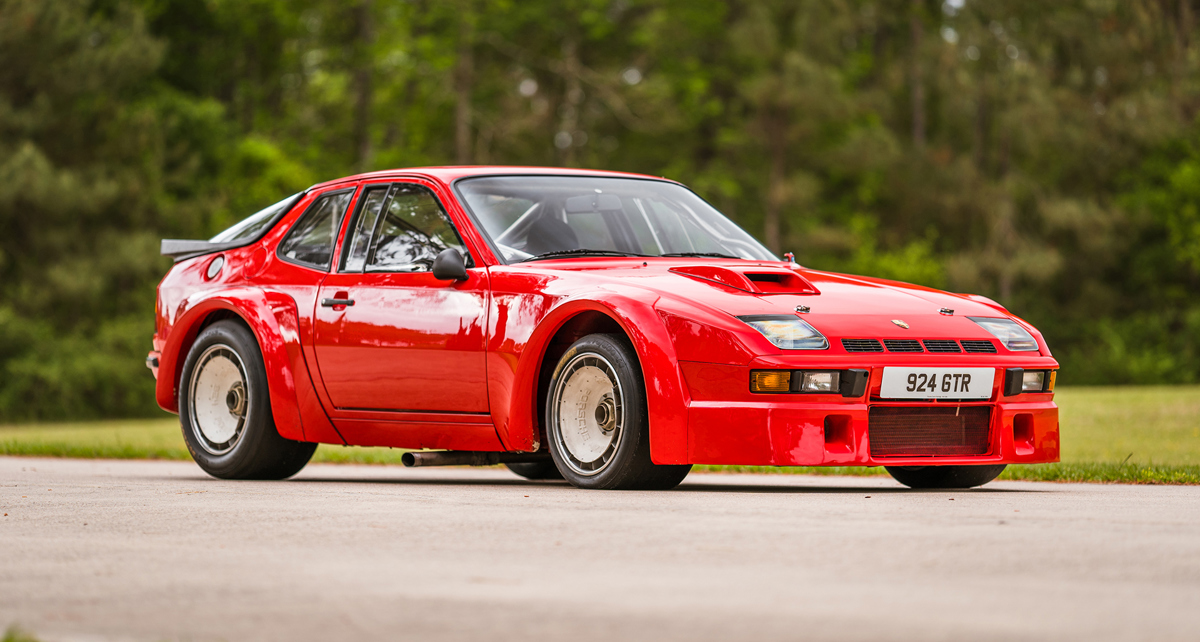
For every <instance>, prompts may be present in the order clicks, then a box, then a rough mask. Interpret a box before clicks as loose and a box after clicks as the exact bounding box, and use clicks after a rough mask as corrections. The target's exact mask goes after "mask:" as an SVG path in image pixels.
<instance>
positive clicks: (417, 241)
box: [314, 182, 488, 413]
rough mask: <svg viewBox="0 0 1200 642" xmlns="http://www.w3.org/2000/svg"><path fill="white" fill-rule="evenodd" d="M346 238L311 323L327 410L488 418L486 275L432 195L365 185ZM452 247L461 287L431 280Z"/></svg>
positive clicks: (416, 188)
mask: <svg viewBox="0 0 1200 642" xmlns="http://www.w3.org/2000/svg"><path fill="white" fill-rule="evenodd" d="M345 235H346V236H345V241H344V242H343V244H342V245H343V252H342V257H341V261H340V265H339V269H338V270H337V271H336V272H334V273H333V274H330V275H329V276H328V277H326V279H325V281H324V283H323V284H322V286H321V291H320V293H319V296H318V305H317V310H316V313H315V315H314V318H315V322H314V351H315V353H316V358H317V363H318V367H319V369H320V372H321V378H322V380H323V382H324V385H325V390H326V392H327V394H328V397H329V400H330V401H331V403H332V405H333V406H334V407H335V408H336V409H338V410H345V411H353V410H371V411H411V412H423V413H431V412H435V413H486V412H487V411H488V402H487V377H486V366H485V355H484V350H485V340H484V335H485V321H486V314H487V304H488V302H487V297H488V291H487V272H486V270H484V269H483V268H474V267H472V265H473V262H472V261H471V259H470V255H469V253H468V252H467V248H466V247H465V246H464V244H463V241H462V237H461V236H460V235H459V234H458V232H457V231H456V230H455V228H454V225H453V223H452V222H451V220H450V218H449V217H448V216H447V215H446V210H445V208H443V207H442V205H441V203H440V202H439V201H438V199H437V197H436V196H435V195H434V193H433V192H432V191H431V190H430V189H429V188H427V187H425V186H424V185H421V184H419V183H416V182H397V183H391V184H382V185H380V184H376V185H368V186H366V188H365V191H364V194H363V196H362V197H361V198H360V199H359V206H358V207H357V208H356V212H355V214H354V217H353V219H352V220H351V221H350V224H349V226H348V227H347V229H346V233H345ZM451 247H453V248H456V249H458V250H459V251H460V252H462V253H463V255H464V257H465V258H466V261H467V266H468V270H467V273H468V275H469V278H468V279H467V280H466V281H439V280H438V279H435V278H434V276H433V273H432V272H431V269H432V265H433V259H434V257H435V256H437V254H438V253H439V252H441V251H442V250H444V249H446V248H451Z"/></svg>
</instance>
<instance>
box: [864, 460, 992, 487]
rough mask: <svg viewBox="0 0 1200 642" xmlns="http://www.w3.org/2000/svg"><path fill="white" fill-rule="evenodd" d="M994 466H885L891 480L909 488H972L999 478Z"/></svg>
mask: <svg viewBox="0 0 1200 642" xmlns="http://www.w3.org/2000/svg"><path fill="white" fill-rule="evenodd" d="M1005 466H1006V465H1005V464H997V465H995V466H886V468H887V471H888V474H889V475H891V476H892V478H893V479H895V480H896V481H898V482H900V483H901V484H904V485H905V486H908V487H909V488H974V487H975V486H982V485H984V484H986V483H988V482H990V481H992V480H993V479H995V478H997V477H999V476H1000V473H1002V472H1004V468H1005Z"/></svg>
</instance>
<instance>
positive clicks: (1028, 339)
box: [967, 317, 1038, 352]
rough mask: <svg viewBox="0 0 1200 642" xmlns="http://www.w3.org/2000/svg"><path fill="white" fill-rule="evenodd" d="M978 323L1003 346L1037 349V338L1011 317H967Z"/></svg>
mask: <svg viewBox="0 0 1200 642" xmlns="http://www.w3.org/2000/svg"><path fill="white" fill-rule="evenodd" d="M967 318H968V319H970V320H972V321H974V322H975V323H978V324H979V326H980V327H982V328H983V329H984V330H987V331H988V332H990V333H991V334H992V336H993V337H996V338H997V339H999V340H1000V343H1003V344H1004V347H1006V348H1008V349H1009V350H1012V351H1014V352H1027V351H1030V350H1037V349H1038V344H1037V340H1036V339H1034V338H1033V335H1032V334H1029V333H1028V332H1026V331H1025V328H1022V327H1021V326H1020V325H1018V324H1017V322H1016V321H1013V320H1012V319H994V318H992V317H967Z"/></svg>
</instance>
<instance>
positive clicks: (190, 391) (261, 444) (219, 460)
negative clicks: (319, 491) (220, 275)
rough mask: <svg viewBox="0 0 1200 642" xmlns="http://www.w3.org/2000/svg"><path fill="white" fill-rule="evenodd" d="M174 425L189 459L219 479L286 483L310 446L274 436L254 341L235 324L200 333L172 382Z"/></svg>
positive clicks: (305, 458) (304, 460)
mask: <svg viewBox="0 0 1200 642" xmlns="http://www.w3.org/2000/svg"><path fill="white" fill-rule="evenodd" d="M179 421H180V424H181V426H182V428H183V439H184V441H185V442H186V443H187V447H188V451H189V452H191V454H192V459H195V460H196V463H197V464H199V465H200V468H202V469H203V470H204V472H206V473H208V474H210V475H212V476H213V477H219V478H221V479H286V478H288V477H291V476H292V475H295V474H296V473H298V472H300V469H301V468H304V465H305V464H307V463H308V460H309V459H310V458H311V457H312V454H313V451H315V450H316V449H317V445H316V444H312V443H306V442H301V441H292V440H290V439H284V438H283V437H280V436H279V432H278V431H277V430H276V429H275V420H274V418H273V416H272V414H271V400H270V396H269V394H268V391H267V374H266V368H265V367H264V366H263V358H262V353H261V352H260V351H259V348H258V342H257V341H256V340H255V338H254V335H253V334H251V333H250V331H249V330H248V329H247V328H246V327H245V326H243V325H242V324H240V323H238V322H236V321H218V322H217V323H214V324H212V325H210V326H208V327H207V328H205V329H204V331H202V332H201V333H200V336H198V337H196V342H195V343H194V344H192V349H191V350H190V351H189V352H188V356H187V361H185V362H184V364H183V376H182V377H180V381H179Z"/></svg>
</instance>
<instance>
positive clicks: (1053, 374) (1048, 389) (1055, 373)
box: [1046, 370, 1058, 392]
mask: <svg viewBox="0 0 1200 642" xmlns="http://www.w3.org/2000/svg"><path fill="white" fill-rule="evenodd" d="M1057 378H1058V371H1057V370H1051V371H1050V383H1048V384H1046V392H1054V380H1055V379H1057Z"/></svg>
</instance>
